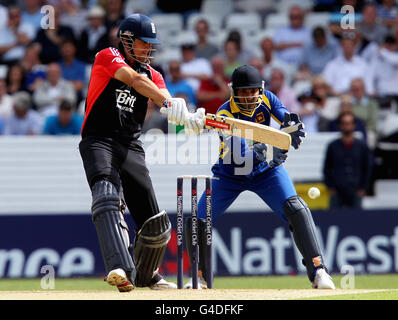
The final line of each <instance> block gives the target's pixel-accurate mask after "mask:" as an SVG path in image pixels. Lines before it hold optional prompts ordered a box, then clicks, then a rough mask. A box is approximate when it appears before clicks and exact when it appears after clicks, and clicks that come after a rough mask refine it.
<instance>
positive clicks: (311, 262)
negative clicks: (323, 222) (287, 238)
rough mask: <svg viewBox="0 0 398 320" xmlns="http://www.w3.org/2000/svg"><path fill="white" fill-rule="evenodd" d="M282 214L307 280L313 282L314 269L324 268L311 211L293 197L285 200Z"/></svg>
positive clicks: (298, 199) (297, 197)
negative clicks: (300, 256) (301, 261)
mask: <svg viewBox="0 0 398 320" xmlns="http://www.w3.org/2000/svg"><path fill="white" fill-rule="evenodd" d="M284 213H285V216H286V219H287V220H288V222H289V229H290V231H291V232H292V233H293V238H294V242H295V243H296V246H297V248H298V249H299V251H300V253H301V254H302V256H303V258H304V261H303V264H304V265H305V266H306V268H307V275H308V278H309V279H310V281H313V280H314V276H315V269H316V268H317V267H324V268H325V266H324V263H323V260H322V252H321V249H320V246H319V243H318V239H317V236H316V229H315V223H314V220H313V218H312V215H311V211H310V209H309V207H308V205H307V204H306V203H305V201H304V200H303V199H302V198H301V197H300V196H293V197H290V198H289V199H287V200H286V202H285V204H284Z"/></svg>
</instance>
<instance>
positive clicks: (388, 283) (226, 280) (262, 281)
mask: <svg viewBox="0 0 398 320" xmlns="http://www.w3.org/2000/svg"><path fill="white" fill-rule="evenodd" d="M341 279H342V276H337V275H334V276H333V280H334V283H335V285H336V288H338V289H339V288H341V285H340V283H341ZM168 280H169V281H174V282H175V281H176V279H175V278H168ZM40 281H41V279H0V291H34V290H39V291H40V290H43V289H41V286H40ZM214 288H217V289H309V288H310V284H309V281H308V279H307V277H305V276H265V277H215V279H214ZM355 289H396V290H393V291H384V292H383V291H382V292H372V293H363V294H349V292H347V294H344V295H339V296H333V297H330V298H329V297H318V298H316V299H336V300H337V299H342V300H360V299H364V300H398V274H388V275H357V276H355ZM55 290H104V291H106V290H114V288H112V287H110V286H109V285H107V284H106V283H105V282H104V281H102V279H101V278H71V279H63V278H58V279H57V278H56V279H55ZM138 290H148V289H146V288H145V289H138ZM311 299H314V298H311Z"/></svg>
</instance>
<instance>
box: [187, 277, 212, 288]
mask: <svg viewBox="0 0 398 320" xmlns="http://www.w3.org/2000/svg"><path fill="white" fill-rule="evenodd" d="M198 279H199V281H198V282H199V283H198V289H207V282H206V280H205V279H203V278H202V277H199V278H198ZM192 288H193V285H192V278H190V279H189V280H188V282H187V283H186V284H185V285H184V289H192Z"/></svg>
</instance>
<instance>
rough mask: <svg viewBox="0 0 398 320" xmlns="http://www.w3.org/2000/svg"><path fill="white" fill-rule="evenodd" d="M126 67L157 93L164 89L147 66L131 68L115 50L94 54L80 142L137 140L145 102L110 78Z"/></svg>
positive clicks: (131, 90) (159, 78) (155, 73)
mask: <svg viewBox="0 0 398 320" xmlns="http://www.w3.org/2000/svg"><path fill="white" fill-rule="evenodd" d="M126 66H127V67H130V68H133V69H134V70H135V71H136V72H137V73H139V74H142V75H145V76H147V77H148V78H149V79H151V80H152V81H153V82H154V83H155V84H156V86H157V87H158V88H159V89H163V88H166V85H165V82H164V80H163V77H162V75H161V74H160V73H159V72H157V71H156V70H154V69H153V68H152V67H151V66H150V65H148V64H140V63H138V64H135V65H134V66H133V67H131V66H129V65H128V64H127V63H126V62H125V60H124V57H123V56H122V54H121V53H120V52H119V50H118V49H116V48H107V49H104V50H102V51H100V52H98V53H97V55H96V57H95V60H94V64H93V67H92V70H91V78H90V83H89V87H88V92H87V99H86V106H85V118H84V122H83V126H82V131H81V134H82V138H84V137H87V136H97V137H109V138H114V139H118V140H122V141H131V140H133V139H137V138H138V137H139V136H140V134H141V128H142V124H143V122H144V119H145V115H146V111H147V104H148V98H147V97H145V96H143V95H141V94H139V93H138V92H137V91H136V90H134V88H132V87H130V86H128V85H127V84H125V83H123V82H121V81H119V80H117V79H115V78H114V74H115V72H116V71H117V70H118V69H119V68H121V67H126Z"/></svg>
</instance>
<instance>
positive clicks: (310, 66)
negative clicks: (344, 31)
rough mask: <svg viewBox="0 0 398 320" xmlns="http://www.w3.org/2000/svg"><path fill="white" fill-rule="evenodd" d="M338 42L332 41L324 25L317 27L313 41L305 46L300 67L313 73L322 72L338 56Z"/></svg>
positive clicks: (313, 34) (313, 33) (314, 30)
mask: <svg viewBox="0 0 398 320" xmlns="http://www.w3.org/2000/svg"><path fill="white" fill-rule="evenodd" d="M337 49H338V46H337V43H335V42H333V41H330V40H329V39H328V37H327V35H326V32H325V29H324V28H323V27H315V28H314V29H313V31H312V41H311V42H310V43H308V44H306V45H305V46H304V49H303V53H302V57H301V62H300V69H301V71H306V72H308V73H310V74H312V75H319V74H321V73H322V71H323V69H324V68H325V66H326V64H327V63H328V62H329V61H331V60H333V59H334V58H335V57H336V56H337Z"/></svg>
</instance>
